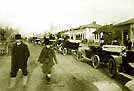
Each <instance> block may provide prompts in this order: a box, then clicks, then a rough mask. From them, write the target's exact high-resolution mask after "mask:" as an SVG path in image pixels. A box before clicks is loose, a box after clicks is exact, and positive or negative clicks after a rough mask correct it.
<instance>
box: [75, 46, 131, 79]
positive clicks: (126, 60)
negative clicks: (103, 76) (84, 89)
mask: <svg viewBox="0 0 134 91" xmlns="http://www.w3.org/2000/svg"><path fill="white" fill-rule="evenodd" d="M77 56H78V59H79V60H82V59H87V60H89V61H91V63H92V66H93V67H94V68H98V67H99V66H100V64H101V63H103V64H106V65H107V69H108V75H109V76H110V77H115V76H116V75H117V74H121V75H123V76H125V77H128V78H130V79H133V74H134V51H132V50H131V51H130V50H126V47H125V46H118V45H103V46H90V47H88V48H86V49H85V50H83V52H82V50H79V51H78V54H77Z"/></svg>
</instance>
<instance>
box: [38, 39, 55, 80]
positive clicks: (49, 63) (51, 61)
mask: <svg viewBox="0 0 134 91" xmlns="http://www.w3.org/2000/svg"><path fill="white" fill-rule="evenodd" d="M38 62H40V63H41V64H42V71H43V73H44V74H45V76H46V79H47V81H48V82H49V81H50V78H51V70H52V67H53V66H54V65H55V64H57V58H56V54H55V51H54V49H53V48H52V46H51V42H50V41H49V39H48V38H47V39H46V40H45V46H44V48H43V49H42V51H41V53H40V56H39V59H38Z"/></svg>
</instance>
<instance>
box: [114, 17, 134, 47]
mask: <svg viewBox="0 0 134 91" xmlns="http://www.w3.org/2000/svg"><path fill="white" fill-rule="evenodd" d="M115 27H116V30H117V31H120V32H121V44H122V45H124V43H125V40H127V39H130V40H131V41H132V44H134V18H131V19H129V20H127V21H124V22H121V23H118V24H116V25H115Z"/></svg>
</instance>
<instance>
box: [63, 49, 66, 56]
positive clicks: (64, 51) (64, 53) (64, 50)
mask: <svg viewBox="0 0 134 91" xmlns="http://www.w3.org/2000/svg"><path fill="white" fill-rule="evenodd" d="M62 52H63V55H64V56H66V55H67V48H63V51H62Z"/></svg>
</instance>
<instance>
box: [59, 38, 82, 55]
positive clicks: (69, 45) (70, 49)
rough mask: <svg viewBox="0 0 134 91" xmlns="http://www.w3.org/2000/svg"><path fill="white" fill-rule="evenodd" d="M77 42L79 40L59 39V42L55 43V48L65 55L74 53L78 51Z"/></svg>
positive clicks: (78, 42)
mask: <svg viewBox="0 0 134 91" xmlns="http://www.w3.org/2000/svg"><path fill="white" fill-rule="evenodd" d="M79 44H80V40H66V41H64V40H61V41H60V43H57V49H58V51H60V52H61V53H62V54H63V55H64V56H65V55H67V54H69V53H76V52H77V51H78V48H79ZM76 54H77V53H76Z"/></svg>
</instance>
